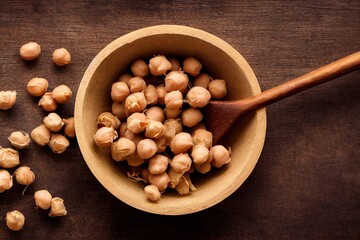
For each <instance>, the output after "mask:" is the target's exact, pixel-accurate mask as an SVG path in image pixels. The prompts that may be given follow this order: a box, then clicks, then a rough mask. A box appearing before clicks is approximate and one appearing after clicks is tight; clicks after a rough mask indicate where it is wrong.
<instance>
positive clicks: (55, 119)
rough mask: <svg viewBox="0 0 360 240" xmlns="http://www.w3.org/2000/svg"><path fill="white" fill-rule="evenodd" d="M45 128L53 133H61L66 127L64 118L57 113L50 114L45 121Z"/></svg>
mask: <svg viewBox="0 0 360 240" xmlns="http://www.w3.org/2000/svg"><path fill="white" fill-rule="evenodd" d="M43 122H44V124H45V126H46V127H47V128H48V129H49V130H50V131H52V132H59V131H60V130H61V129H62V127H63V126H64V122H63V120H62V118H61V117H60V116H59V115H58V114H57V113H49V114H48V115H47V116H46V117H44V120H43Z"/></svg>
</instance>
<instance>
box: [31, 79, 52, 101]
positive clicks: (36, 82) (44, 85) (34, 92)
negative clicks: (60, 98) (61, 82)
mask: <svg viewBox="0 0 360 240" xmlns="http://www.w3.org/2000/svg"><path fill="white" fill-rule="evenodd" d="M48 86H49V82H48V80H46V79H45V78H38V77H36V78H32V79H31V80H30V81H29V82H28V84H27V91H28V93H29V94H30V95H31V96H34V97H41V96H42V95H44V94H45V93H46V91H47V89H48Z"/></svg>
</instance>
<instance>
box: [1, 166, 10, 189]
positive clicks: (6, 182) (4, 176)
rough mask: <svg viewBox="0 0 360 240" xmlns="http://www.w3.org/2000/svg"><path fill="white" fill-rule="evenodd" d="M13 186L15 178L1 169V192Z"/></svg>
mask: <svg viewBox="0 0 360 240" xmlns="http://www.w3.org/2000/svg"><path fill="white" fill-rule="evenodd" d="M12 186H13V179H12V176H11V175H10V173H9V172H8V171H6V170H4V169H0V193H2V192H4V191H6V190H9V189H10V188H11V187H12Z"/></svg>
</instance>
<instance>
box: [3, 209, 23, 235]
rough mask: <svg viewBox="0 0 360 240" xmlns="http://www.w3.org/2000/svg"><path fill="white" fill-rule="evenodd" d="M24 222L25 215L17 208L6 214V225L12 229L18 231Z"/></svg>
mask: <svg viewBox="0 0 360 240" xmlns="http://www.w3.org/2000/svg"><path fill="white" fill-rule="evenodd" d="M24 224H25V216H24V214H22V213H21V212H19V211H18V210H14V211H12V212H8V213H7V214H6V225H7V227H8V228H9V229H10V230H12V231H19V230H21V229H22V228H23V226H24Z"/></svg>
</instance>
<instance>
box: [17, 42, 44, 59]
mask: <svg viewBox="0 0 360 240" xmlns="http://www.w3.org/2000/svg"><path fill="white" fill-rule="evenodd" d="M19 53H20V56H21V58H22V59H24V60H25V61H30V60H34V59H36V58H37V57H39V55H40V53H41V47H40V45H39V44H38V43H36V42H29V43H26V44H24V45H22V46H21V48H20V51H19Z"/></svg>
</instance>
